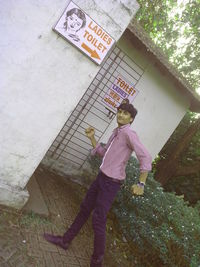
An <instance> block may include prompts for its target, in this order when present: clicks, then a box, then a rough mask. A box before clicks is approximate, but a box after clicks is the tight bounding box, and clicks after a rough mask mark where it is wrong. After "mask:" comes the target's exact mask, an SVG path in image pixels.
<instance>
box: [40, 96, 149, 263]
mask: <svg viewBox="0 0 200 267" xmlns="http://www.w3.org/2000/svg"><path fill="white" fill-rule="evenodd" d="M136 114H137V110H136V109H135V108H134V107H133V105H131V104H129V101H128V100H126V101H123V102H122V104H121V105H120V106H119V107H118V111H117V123H118V127H117V128H116V129H114V131H113V133H112V135H111V137H110V138H109V140H108V143H107V144H106V146H105V147H102V146H101V145H100V144H99V143H97V142H96V139H95V137H94V134H95V131H94V128H92V127H89V128H88V129H86V131H85V132H86V135H87V137H88V138H89V139H90V140H91V143H92V146H93V147H94V149H93V150H92V154H93V155H95V154H96V153H97V154H99V155H100V156H102V157H103V160H102V164H101V166H100V171H99V174H98V175H97V177H96V179H95V181H94V182H93V183H92V185H91V186H90V188H89V190H88V192H87V194H86V197H85V199H84V200H83V202H82V203H81V206H80V212H79V213H78V215H77V216H76V218H75V220H74V222H73V223H72V225H71V226H70V228H69V229H68V231H67V232H66V233H65V234H64V235H63V236H54V235H49V234H44V237H45V239H46V240H47V241H49V242H51V243H53V244H56V245H58V246H60V247H62V248H63V249H67V248H68V246H69V244H70V243H71V241H72V240H73V239H74V237H75V236H76V235H77V234H78V232H79V231H80V229H81V227H82V226H83V225H84V223H85V222H86V221H87V219H88V217H89V216H90V214H91V212H92V211H93V214H92V225H93V230H94V251H93V254H92V257H91V262H90V267H102V266H103V265H102V263H103V256H104V251H105V241H106V236H105V232H106V219H107V213H108V211H109V209H110V207H111V204H112V202H113V200H114V198H115V196H116V194H117V192H118V191H119V189H120V186H121V184H122V183H123V180H124V179H125V177H126V174H125V167H126V164H127V162H128V160H129V158H130V156H131V154H132V152H133V151H134V152H135V154H136V156H137V158H138V160H139V163H140V177H139V181H138V183H137V184H134V185H133V186H132V188H131V189H132V192H133V194H136V195H142V194H143V193H144V185H145V182H146V178H147V175H148V172H149V171H150V170H151V161H152V160H151V156H150V155H149V153H148V152H147V150H146V149H145V147H144V146H143V145H142V144H141V142H140V141H139V138H138V136H137V134H136V133H135V132H134V131H133V130H131V128H130V124H131V123H132V122H133V120H134V118H135V116H136Z"/></svg>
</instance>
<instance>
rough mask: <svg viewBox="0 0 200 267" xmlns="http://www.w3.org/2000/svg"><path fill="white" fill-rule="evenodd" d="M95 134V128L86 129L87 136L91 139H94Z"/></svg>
mask: <svg viewBox="0 0 200 267" xmlns="http://www.w3.org/2000/svg"><path fill="white" fill-rule="evenodd" d="M94 133H95V131H94V128H93V127H91V126H90V127H88V128H87V129H85V134H86V136H87V137H88V138H89V139H92V138H94Z"/></svg>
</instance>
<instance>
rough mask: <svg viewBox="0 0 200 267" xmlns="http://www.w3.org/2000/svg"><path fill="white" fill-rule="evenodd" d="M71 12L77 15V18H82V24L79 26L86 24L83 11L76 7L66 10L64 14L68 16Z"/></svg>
mask: <svg viewBox="0 0 200 267" xmlns="http://www.w3.org/2000/svg"><path fill="white" fill-rule="evenodd" d="M72 14H75V15H77V17H78V18H79V19H82V21H83V24H82V26H81V28H83V27H84V26H85V24H86V17H85V14H84V13H83V11H82V10H80V9H78V8H72V9H70V10H68V11H67V13H66V16H67V17H69V16H71V15H72ZM64 25H65V23H64Z"/></svg>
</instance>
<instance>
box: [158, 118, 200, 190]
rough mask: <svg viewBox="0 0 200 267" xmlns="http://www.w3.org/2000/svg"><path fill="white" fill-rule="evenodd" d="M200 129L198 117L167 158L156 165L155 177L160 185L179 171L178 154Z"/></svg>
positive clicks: (179, 154)
mask: <svg viewBox="0 0 200 267" xmlns="http://www.w3.org/2000/svg"><path fill="white" fill-rule="evenodd" d="M199 129H200V118H198V119H197V120H196V121H195V123H193V124H192V125H191V126H190V127H189V128H188V130H187V131H186V132H185V134H184V135H183V137H182V138H181V139H180V140H179V141H178V143H177V144H176V145H175V146H174V148H173V149H172V151H171V154H170V155H168V157H167V158H165V159H164V160H161V161H160V162H159V163H158V164H157V166H156V169H157V170H156V174H155V178H156V180H157V181H159V182H160V183H161V184H162V185H165V184H166V183H167V181H168V180H169V179H171V178H172V177H175V176H177V173H178V172H179V173H180V164H179V162H180V156H181V154H182V152H183V151H184V150H185V149H186V148H187V147H188V146H189V144H190V142H191V139H192V138H193V136H194V135H195V134H196V132H197V131H198V130H199Z"/></svg>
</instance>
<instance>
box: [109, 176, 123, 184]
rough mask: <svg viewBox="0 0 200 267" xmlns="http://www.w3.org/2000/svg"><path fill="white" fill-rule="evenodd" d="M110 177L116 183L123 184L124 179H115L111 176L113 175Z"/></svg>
mask: <svg viewBox="0 0 200 267" xmlns="http://www.w3.org/2000/svg"><path fill="white" fill-rule="evenodd" d="M109 179H111V180H112V181H113V182H115V183H118V184H122V181H121V180H119V179H115V178H111V177H109Z"/></svg>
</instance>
